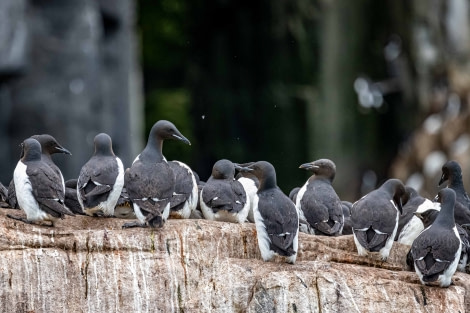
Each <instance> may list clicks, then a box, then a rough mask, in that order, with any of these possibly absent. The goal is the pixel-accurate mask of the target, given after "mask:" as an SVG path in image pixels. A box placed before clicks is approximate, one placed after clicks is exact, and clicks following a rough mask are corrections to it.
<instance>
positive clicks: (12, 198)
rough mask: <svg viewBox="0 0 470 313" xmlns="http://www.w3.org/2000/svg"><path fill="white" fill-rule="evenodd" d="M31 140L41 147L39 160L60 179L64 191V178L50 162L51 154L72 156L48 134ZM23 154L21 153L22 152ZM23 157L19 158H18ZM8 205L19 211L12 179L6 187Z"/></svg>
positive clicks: (34, 136) (51, 161) (36, 136)
mask: <svg viewBox="0 0 470 313" xmlns="http://www.w3.org/2000/svg"><path fill="white" fill-rule="evenodd" d="M31 138H33V139H36V140H37V141H38V142H39V144H40V145H41V151H42V153H41V159H42V161H43V162H44V163H46V164H47V165H49V166H50V167H51V168H52V170H53V171H54V172H55V173H56V174H57V175H58V176H59V177H60V181H61V182H62V186H63V187H64V189H65V183H64V177H63V176H62V172H61V171H60V169H59V167H58V166H57V165H56V164H55V163H54V161H53V160H52V154H56V153H63V154H68V155H72V153H70V151H69V150H67V149H65V148H64V147H63V146H62V145H60V144H59V143H58V142H57V140H56V139H55V138H54V137H53V136H51V135H49V134H42V135H33V136H31ZM22 153H23V152H22ZM21 157H23V155H21V156H20V158H21ZM8 203H9V204H10V207H11V208H13V209H19V207H18V203H17V200H16V191H15V182H14V179H12V181H11V182H10V185H9V186H8Z"/></svg>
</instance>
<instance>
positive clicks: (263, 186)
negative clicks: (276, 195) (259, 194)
mask: <svg viewBox="0 0 470 313" xmlns="http://www.w3.org/2000/svg"><path fill="white" fill-rule="evenodd" d="M276 187H277V184H276V178H274V177H268V178H266V179H264V180H262V181H261V182H260V185H259V189H258V190H267V189H272V188H276Z"/></svg>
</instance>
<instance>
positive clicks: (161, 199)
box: [122, 120, 190, 228]
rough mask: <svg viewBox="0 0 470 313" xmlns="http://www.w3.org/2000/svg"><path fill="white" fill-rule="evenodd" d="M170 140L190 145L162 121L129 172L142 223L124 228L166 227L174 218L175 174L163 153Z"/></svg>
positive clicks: (127, 183)
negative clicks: (172, 202)
mask: <svg viewBox="0 0 470 313" xmlns="http://www.w3.org/2000/svg"><path fill="white" fill-rule="evenodd" d="M166 139H173V140H179V141H182V142H184V143H186V144H188V145H189V144H190V142H189V140H188V139H186V138H185V137H184V136H183V135H182V134H181V133H180V131H179V130H178V129H177V128H176V127H175V125H173V123H171V122H169V121H166V120H160V121H158V122H156V123H155V124H154V125H153V127H152V129H151V130H150V134H149V138H148V140H147V146H146V147H145V148H144V150H143V151H142V152H141V153H140V154H139V155H138V156H137V157H136V159H135V160H134V163H133V164H132V166H131V167H130V168H129V169H127V170H126V172H125V174H124V181H125V186H126V190H127V193H128V194H129V198H130V200H131V201H132V205H133V207H134V213H135V215H136V217H137V219H138V220H139V221H138V222H129V223H125V224H124V225H123V226H122V227H123V228H128V227H147V226H150V227H162V226H163V224H164V223H165V221H166V220H167V219H168V216H169V215H170V201H171V198H172V196H173V193H174V191H175V174H174V173H173V170H172V169H171V167H170V165H169V164H168V162H167V161H166V159H165V157H164V156H163V153H162V148H163V142H164V141H165V140H166Z"/></svg>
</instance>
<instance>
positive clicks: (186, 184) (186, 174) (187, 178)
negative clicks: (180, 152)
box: [168, 161, 194, 211]
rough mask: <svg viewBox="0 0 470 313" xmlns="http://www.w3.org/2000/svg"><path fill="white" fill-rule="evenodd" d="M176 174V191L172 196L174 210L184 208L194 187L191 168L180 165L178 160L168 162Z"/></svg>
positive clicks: (171, 204) (171, 205)
mask: <svg viewBox="0 0 470 313" xmlns="http://www.w3.org/2000/svg"><path fill="white" fill-rule="evenodd" d="M168 164H169V165H170V168H171V169H172V170H173V173H174V175H175V192H174V195H173V197H172V198H171V203H170V207H171V209H172V210H175V211H177V210H179V209H182V207H183V205H184V203H185V202H186V200H188V199H189V197H190V196H191V193H192V191H193V187H194V181H193V173H192V171H191V170H190V169H188V168H185V167H184V166H182V165H180V162H178V161H170V162H168Z"/></svg>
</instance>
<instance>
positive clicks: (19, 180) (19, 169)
mask: <svg viewBox="0 0 470 313" xmlns="http://www.w3.org/2000/svg"><path fill="white" fill-rule="evenodd" d="M22 148H23V152H22V158H21V159H20V161H19V162H18V164H17V166H16V168H15V171H14V173H13V179H14V182H15V189H16V198H17V201H18V205H19V206H20V207H21V208H22V209H23V211H24V212H25V213H26V219H24V218H21V217H17V216H12V215H7V216H8V217H10V218H13V219H16V220H20V221H23V222H25V223H37V222H41V221H50V222H51V225H50V226H54V223H55V222H56V220H57V219H59V218H61V219H62V218H64V216H65V215H71V216H73V215H74V214H73V213H72V212H70V211H69V210H68V209H67V208H66V207H65V206H64V188H63V185H62V182H61V181H60V178H59V176H58V175H57V174H56V173H55V172H54V170H53V169H52V168H51V167H50V166H49V165H48V164H46V163H45V162H44V161H42V160H41V145H40V143H39V142H38V141H37V140H36V139H33V138H28V139H26V140H25V141H24V142H23V144H22Z"/></svg>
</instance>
